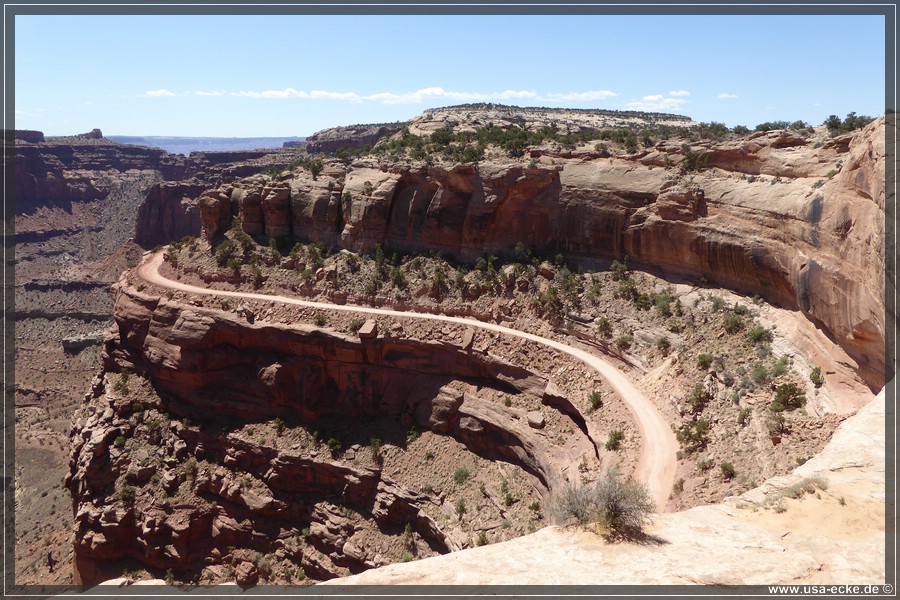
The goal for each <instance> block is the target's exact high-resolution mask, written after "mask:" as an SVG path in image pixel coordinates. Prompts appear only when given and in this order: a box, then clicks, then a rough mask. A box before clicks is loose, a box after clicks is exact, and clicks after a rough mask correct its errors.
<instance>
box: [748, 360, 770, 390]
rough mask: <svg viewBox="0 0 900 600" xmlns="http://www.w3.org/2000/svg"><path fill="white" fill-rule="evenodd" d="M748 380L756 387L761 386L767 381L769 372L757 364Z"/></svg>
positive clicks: (763, 366)
mask: <svg viewBox="0 0 900 600" xmlns="http://www.w3.org/2000/svg"><path fill="white" fill-rule="evenodd" d="M750 379H752V380H753V383H755V384H756V385H763V384H764V383H766V382H768V381H769V370H768V369H766V366H765V365H764V364H762V363H757V364H756V366H754V367H753V370H752V371H751V372H750Z"/></svg>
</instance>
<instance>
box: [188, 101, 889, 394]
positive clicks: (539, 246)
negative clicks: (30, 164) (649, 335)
mask: <svg viewBox="0 0 900 600" xmlns="http://www.w3.org/2000/svg"><path fill="white" fill-rule="evenodd" d="M429 118H430V117H429V116H428V115H426V116H425V117H423V120H424V121H426V123H425V124H421V128H422V129H423V130H424V129H428V128H429V127H430V126H427V123H430V121H429V120H428V119H429ZM441 122H442V123H446V121H441ZM418 126H419V122H418V121H414V122H413V123H411V124H410V127H409V129H410V130H413V129H415V128H416V127H418ZM456 127H461V125H458V124H457V125H456ZM376 150H377V148H376ZM492 156H493V158H491V156H488V157H487V158H486V159H485V160H483V161H482V162H479V163H478V164H462V165H460V164H449V165H448V164H445V163H442V162H441V163H438V164H431V165H429V164H426V163H425V162H421V161H419V162H416V161H412V162H409V161H408V162H406V163H401V164H397V163H390V162H386V161H384V160H383V159H382V160H379V159H375V158H370V159H365V158H364V159H360V160H356V161H354V162H353V163H352V164H349V165H348V164H345V163H342V162H331V163H329V164H327V165H326V167H325V169H324V170H323V172H322V173H321V174H319V176H318V177H315V178H314V177H312V176H311V175H310V174H309V173H308V172H307V171H305V170H294V171H293V172H291V173H290V174H288V175H283V176H281V177H278V178H276V179H275V180H273V179H271V178H262V177H260V178H257V179H252V178H251V179H246V180H242V181H238V182H234V183H232V184H227V185H224V186H221V187H219V188H217V189H215V190H211V191H208V192H205V193H204V194H203V195H202V196H201V198H200V200H199V206H200V218H201V220H202V223H203V227H204V231H205V233H206V235H207V236H208V238H209V239H212V238H214V237H215V236H216V235H217V234H218V233H220V232H221V231H224V230H225V229H227V228H228V227H229V226H230V224H231V221H232V218H233V217H234V216H241V218H242V221H243V223H244V228H245V231H246V232H247V233H249V234H251V235H257V236H267V237H270V238H271V237H274V238H283V237H290V238H292V239H295V240H298V241H314V242H322V243H324V244H326V245H336V246H338V247H340V248H347V249H350V250H353V251H357V252H367V253H369V252H372V251H373V250H374V248H375V246H376V245H381V246H382V247H383V248H385V249H386V250H390V251H398V252H404V251H419V252H423V251H439V252H444V253H446V254H448V255H450V256H453V257H456V258H457V259H460V260H463V261H474V260H475V259H477V258H479V257H482V256H484V255H489V254H507V255H509V254H511V253H512V249H513V247H514V246H515V245H516V244H518V243H521V244H524V245H525V246H527V247H531V248H534V249H535V250H539V251H543V252H545V253H549V254H551V255H552V254H553V253H556V252H564V253H565V254H566V255H567V256H568V257H571V258H575V259H579V258H580V259H581V260H583V261H586V262H593V263H595V264H596V262H597V261H600V260H603V259H606V260H607V261H608V260H610V259H612V258H620V259H621V258H622V257H623V256H626V255H627V256H628V257H629V258H630V260H631V261H632V263H633V264H637V265H643V266H644V267H645V268H650V269H657V270H659V271H664V272H666V273H668V274H669V276H674V275H682V276H685V277H689V278H693V279H699V278H704V279H707V280H711V281H715V282H718V283H720V284H721V285H723V286H725V287H729V288H732V289H735V290H737V291H740V292H742V293H745V294H747V295H753V294H758V295H760V296H762V297H764V298H766V299H767V300H769V301H771V302H774V303H776V304H779V305H782V306H785V307H788V308H798V309H800V310H802V311H803V313H804V314H805V315H807V317H808V318H809V319H810V320H812V321H813V322H815V323H816V324H818V325H820V326H822V327H823V328H825V329H826V330H827V331H828V332H829V333H830V335H832V336H833V337H834V338H835V339H836V340H837V341H838V343H839V344H840V345H841V346H842V347H844V348H845V349H846V350H847V352H849V353H850V355H851V356H852V357H853V359H854V360H855V361H856V363H857V366H858V368H859V370H860V372H861V373H862V374H863V376H864V377H865V378H866V380H867V381H868V383H869V385H870V387H871V389H873V390H875V389H879V388H880V387H881V386H882V385H883V384H884V367H885V365H884V347H883V346H884V343H883V339H884V315H883V313H884V308H883V301H882V297H883V277H882V273H883V272H884V254H883V238H884V233H883V230H884V223H883V221H884V217H883V215H884V197H885V194H884V177H883V173H884V120H883V119H878V120H876V121H875V122H873V123H872V124H870V125H869V126H868V127H866V128H865V129H864V130H862V131H859V132H857V133H855V134H847V135H845V136H842V137H839V138H834V139H827V138H825V137H824V134H823V133H818V134H810V133H808V132H806V133H804V134H800V133H797V132H789V131H777V132H764V133H757V134H751V135H749V136H747V137H744V138H740V139H737V140H732V141H725V142H710V141H700V142H696V141H694V142H691V141H689V140H686V139H682V140H678V139H677V138H676V139H673V140H664V141H661V142H659V143H657V144H656V145H654V146H652V147H650V148H647V149H645V150H642V151H638V152H635V153H631V154H628V153H626V152H616V153H615V154H614V155H610V153H609V152H608V151H606V152H600V151H597V150H596V149H595V148H593V147H590V146H587V147H585V146H584V145H582V146H576V147H574V149H566V148H561V147H554V146H553V145H545V146H541V147H536V148H531V149H530V159H529V161H528V163H527V164H523V162H524V159H523V161H522V162H520V161H514V162H510V160H509V159H508V158H507V159H503V158H499V157H497V155H492Z"/></svg>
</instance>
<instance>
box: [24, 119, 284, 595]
mask: <svg viewBox="0 0 900 600" xmlns="http://www.w3.org/2000/svg"><path fill="white" fill-rule="evenodd" d="M10 134H11V135H9V136H8V138H7V139H6V143H7V144H8V145H9V146H13V145H14V157H15V158H14V184H15V186H14V190H15V193H14V196H13V200H14V206H15V234H16V235H15V240H16V245H15V302H14V305H15V317H16V374H15V399H16V422H17V425H16V452H17V479H16V494H17V499H19V500H20V502H19V505H18V508H17V522H16V525H17V544H16V551H17V562H16V568H17V571H16V573H17V579H18V581H20V582H26V583H27V582H47V581H58V582H66V581H69V580H71V569H70V568H69V563H70V561H68V560H66V559H65V558H64V555H65V551H64V555H63V556H60V555H59V554H58V553H57V554H55V559H56V560H60V561H61V565H62V566H60V567H58V568H57V569H56V570H55V571H53V572H51V573H47V572H46V568H47V564H46V560H45V559H46V556H47V552H48V550H50V551H51V552H56V548H64V549H68V547H69V544H68V543H65V544H61V543H60V542H61V541H63V540H65V539H66V537H67V534H65V533H64V532H65V531H67V530H70V529H71V516H67V515H66V512H67V511H65V510H62V505H61V504H57V502H58V501H59V500H60V499H61V498H62V496H63V494H65V492H64V489H63V487H62V478H63V475H64V472H65V464H66V455H67V449H65V448H64V446H65V445H67V434H68V429H69V425H70V420H71V415H72V413H73V412H74V409H75V406H76V405H77V403H78V402H79V400H80V398H81V396H82V394H83V390H84V389H86V387H87V386H88V384H89V382H90V380H91V378H92V377H93V376H94V375H95V373H96V368H97V364H98V361H99V360H100V345H101V343H102V338H103V331H104V330H105V329H106V328H107V327H108V325H109V323H110V321H111V316H112V302H111V301H110V298H109V295H108V289H109V286H110V285H111V284H112V283H114V282H115V281H116V280H117V279H118V277H119V275H120V273H121V272H122V271H123V270H124V269H126V268H127V267H128V266H129V265H133V264H136V262H137V260H138V259H139V257H140V253H141V251H140V248H138V247H136V246H134V244H133V243H130V242H129V240H130V239H132V238H135V237H136V236H135V229H136V225H137V230H138V231H152V232H153V235H152V236H150V237H149V238H148V239H146V240H144V239H142V238H140V236H138V240H139V241H142V242H145V243H147V242H149V243H153V244H155V243H165V242H168V241H171V240H172V239H177V238H178V237H181V236H184V235H188V233H189V232H188V231H186V230H185V228H186V227H190V226H191V225H192V223H191V222H190V219H188V220H187V223H185V222H183V221H177V222H176V221H166V218H165V215H162V216H160V215H159V212H158V211H157V212H156V213H154V212H153V211H152V210H149V209H143V208H142V209H141V210H140V211H139V209H138V207H139V206H146V205H147V204H148V203H149V204H153V202H154V200H155V199H157V198H160V197H162V198H163V199H166V198H170V197H171V198H175V199H176V201H181V199H182V198H183V197H184V195H197V194H199V193H200V192H201V191H202V190H204V189H207V188H208V187H209V186H213V185H217V184H219V183H221V182H222V181H224V177H226V176H229V175H228V173H231V171H229V168H231V167H234V169H235V171H234V172H235V173H238V174H242V175H246V174H250V173H256V172H259V171H261V170H265V169H267V168H269V165H268V164H267V163H265V161H264V159H262V158H261V157H262V156H264V154H263V153H250V154H239V155H227V156H222V155H219V154H216V153H197V154H196V155H192V156H191V157H189V158H185V157H183V156H175V155H171V154H167V153H166V152H163V151H162V150H159V149H156V148H143V147H137V146H127V145H120V144H115V143H112V142H110V141H109V140H107V139H105V138H103V135H102V133H101V132H100V131H99V130H94V131H92V132H90V133H88V134H83V135H78V136H71V137H65V138H45V137H44V135H43V134H42V133H41V132H28V131H16V132H10ZM11 149H12V148H11ZM234 160H239V161H241V162H240V164H239V165H233V163H231V162H229V161H234ZM287 160H288V159H283V160H282V162H283V163H284V162H286V161H287ZM254 161H255V162H254ZM185 177H189V178H190V179H187V180H182V178H185ZM182 181H186V183H182ZM191 186H193V187H191ZM172 190H177V193H176V192H174V191H172ZM148 197H149V199H150V200H149V201H148V200H147V198H148ZM163 205H165V203H164V202H163ZM175 214H178V215H183V214H184V211H183V210H182V209H181V207H179V210H178V211H175ZM193 226H194V227H196V228H197V231H199V217H197V218H195V220H194V223H193ZM151 245H152V244H151ZM10 300H12V299H10ZM35 465H39V466H38V467H37V468H35ZM35 498H46V499H47V501H41V502H36V501H34V500H33V499H35ZM63 503H66V504H67V503H68V502H67V500H64V501H63Z"/></svg>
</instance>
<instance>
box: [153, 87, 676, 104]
mask: <svg viewBox="0 0 900 600" xmlns="http://www.w3.org/2000/svg"><path fill="white" fill-rule="evenodd" d="M191 94H192V95H195V96H204V97H217V96H234V97H241V98H261V99H275V100H284V99H290V98H300V99H304V100H339V101H344V102H353V103H359V102H378V103H381V104H421V103H423V102H427V101H431V100H445V101H447V102H460V103H463V102H502V101H510V100H512V101H515V100H532V101H544V102H596V101H600V100H607V99H609V98H612V97H615V96H617V94H616V93H615V92H611V91H609V90H588V91H584V92H566V93H560V92H549V93H546V94H539V93H538V92H536V91H534V90H514V89H507V90H503V91H500V92H474V91H453V90H446V89H444V88H442V87H437V86H435V87H427V88H422V89H419V90H416V91H414V92H402V93H397V92H377V93H374V94H358V93H356V92H332V91H327V90H311V91H304V90H297V89H294V88H291V87H289V88H285V89H283V90H263V91H254V90H241V91H239V92H223V91H209V90H206V91H197V92H191ZM144 95H145V96H170V95H171V96H175V95H176V94H174V93H172V92H169V91H168V90H156V91H153V92H147V93H146V94H144ZM657 98H658V99H662V96H658V97H657Z"/></svg>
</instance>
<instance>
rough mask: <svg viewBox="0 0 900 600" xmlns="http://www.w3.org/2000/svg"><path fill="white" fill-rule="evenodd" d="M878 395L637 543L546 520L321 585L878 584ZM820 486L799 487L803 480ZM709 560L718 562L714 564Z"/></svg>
mask: <svg viewBox="0 0 900 600" xmlns="http://www.w3.org/2000/svg"><path fill="white" fill-rule="evenodd" d="M884 441H885V397H884V391H882V392H881V393H880V394H879V395H878V396H877V397H876V398H875V399H874V400H872V402H870V403H869V404H868V405H867V406H866V407H865V408H863V409H861V410H860V411H859V413H858V414H856V415H855V416H853V417H850V418H849V419H847V420H846V421H845V422H844V423H842V424H841V426H840V427H839V428H838V430H837V431H836V432H835V435H834V438H833V440H832V441H831V442H830V443H829V444H828V446H826V448H825V449H824V450H823V451H822V452H821V453H820V454H819V455H817V456H815V457H813V458H812V459H810V460H809V461H808V462H806V463H805V464H804V465H803V466H801V467H799V468H797V469H796V471H795V472H794V473H792V474H790V475H784V476H780V477H777V478H773V479H771V480H769V481H767V482H766V483H765V484H763V485H762V486H760V487H759V488H756V489H754V490H751V491H749V492H747V493H745V494H743V495H741V496H737V497H731V498H728V499H726V501H725V502H723V503H721V504H716V505H710V506H701V507H697V508H693V509H691V510H687V511H683V512H679V513H671V514H664V515H657V516H655V517H654V523H653V525H652V526H650V527H648V530H647V533H648V535H647V538H646V539H645V541H644V543H643V544H641V545H635V544H616V543H606V542H604V541H603V539H602V538H601V537H600V536H598V535H596V534H595V533H593V532H585V531H577V530H571V529H568V528H565V527H548V528H545V529H542V530H540V531H538V532H537V533H534V534H532V535H530V536H526V537H522V538H518V539H516V540H511V541H508V542H504V543H501V544H495V545H490V546H485V547H482V548H473V549H471V550H467V551H465V552H457V553H453V554H450V555H446V556H437V557H433V558H428V559H425V560H420V561H416V562H413V563H408V564H395V565H389V566H386V567H382V568H378V569H372V570H369V571H367V572H365V573H362V574H359V575H356V576H352V577H348V578H343V579H335V580H332V581H329V582H327V583H326V584H325V585H337V586H349V587H348V589H353V588H352V586H365V585H404V584H416V585H458V586H473V587H471V588H464V587H460V588H457V591H458V592H459V593H462V590H467V591H468V590H469V589H471V590H472V591H473V593H474V590H475V589H478V588H476V587H475V586H483V585H536V586H537V585H546V584H548V583H549V582H553V583H554V584H556V585H634V584H648V585H654V584H655V585H673V584H685V585H760V586H763V585H771V584H795V585H803V584H807V585H811V584H833V583H835V582H837V581H848V582H849V581H853V582H860V583H862V582H871V583H872V584H883V583H885V581H886V580H885V577H886V576H887V577H889V575H887V574H886V573H885V562H884V561H885V531H884V524H885V522H884V514H885V513H884V510H885V501H886V499H885V495H884V494H885V487H884V485H885V468H884V459H885V446H884ZM816 481H817V482H821V483H820V485H822V486H824V487H825V489H821V488H817V487H814V488H813V492H812V493H805V492H800V494H799V496H798V495H797V494H796V492H795V491H794V490H798V489H800V490H805V489H806V487H807V486H809V485H813V484H811V483H810V482H816ZM713 557H720V558H719V559H715V558H713Z"/></svg>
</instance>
